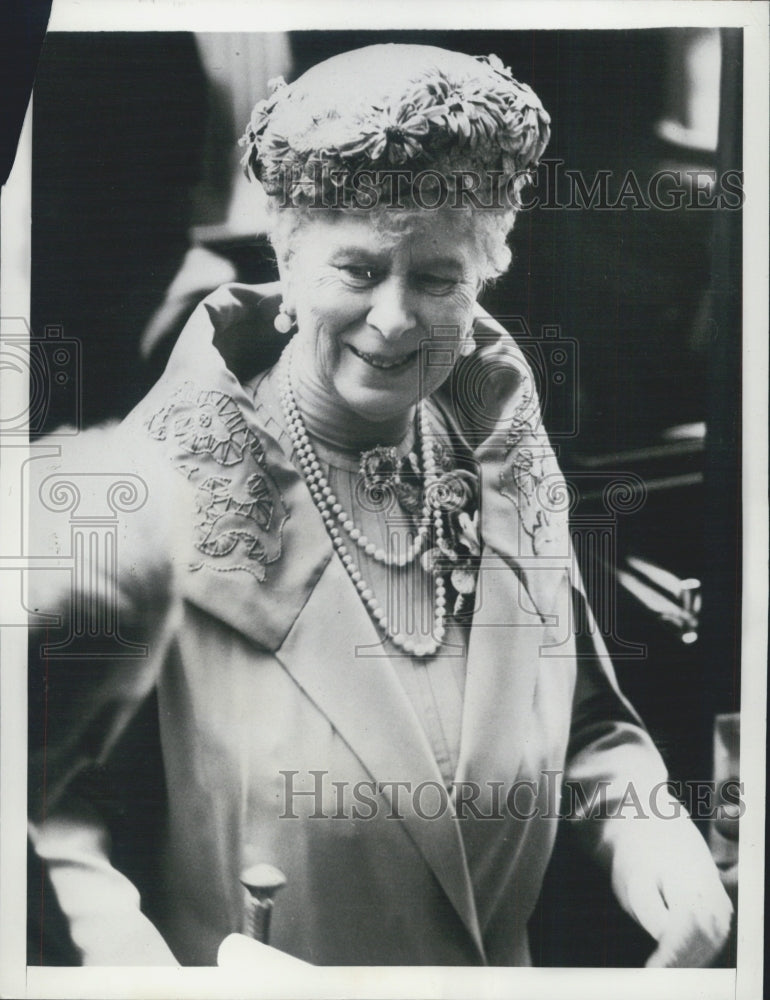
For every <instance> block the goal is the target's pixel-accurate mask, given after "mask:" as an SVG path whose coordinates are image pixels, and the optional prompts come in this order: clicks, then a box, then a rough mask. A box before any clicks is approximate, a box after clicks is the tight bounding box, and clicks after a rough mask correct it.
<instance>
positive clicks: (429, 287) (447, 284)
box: [417, 274, 457, 295]
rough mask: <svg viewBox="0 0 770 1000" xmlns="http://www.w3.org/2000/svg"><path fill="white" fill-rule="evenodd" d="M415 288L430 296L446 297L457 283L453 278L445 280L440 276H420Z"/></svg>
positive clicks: (445, 278)
mask: <svg viewBox="0 0 770 1000" xmlns="http://www.w3.org/2000/svg"><path fill="white" fill-rule="evenodd" d="M417 286H418V287H419V288H422V289H424V290H425V291H426V292H429V293H430V294H431V295H447V294H448V293H449V292H451V291H452V290H453V289H454V288H455V287H456V286H457V281H456V279H455V278H447V277H444V276H442V275H440V274H420V275H418V277H417Z"/></svg>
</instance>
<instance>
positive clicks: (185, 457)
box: [145, 382, 288, 583]
mask: <svg viewBox="0 0 770 1000" xmlns="http://www.w3.org/2000/svg"><path fill="white" fill-rule="evenodd" d="M145 426H146V428H147V432H148V433H149V435H150V437H152V438H154V439H155V440H156V441H164V442H166V443H167V445H168V452H169V457H170V458H171V460H172V461H173V463H174V466H175V468H176V469H177V471H178V472H179V473H180V474H182V475H183V476H184V477H185V478H186V479H188V480H189V481H190V483H191V484H192V486H193V487H194V488H195V512H196V516H197V521H196V524H195V542H194V544H195V548H196V549H197V550H198V551H199V552H200V553H202V554H203V555H204V556H207V557H209V559H208V560H200V561H196V562H193V563H191V564H190V569H191V570H199V569H202V568H203V567H204V566H206V567H208V568H210V569H213V570H216V571H218V572H232V571H234V570H245V571H246V572H247V573H250V574H251V575H252V576H253V577H255V579H257V580H258V581H259V582H260V583H261V582H262V581H264V579H265V576H266V570H265V567H266V566H267V565H268V564H269V563H272V562H275V561H276V560H278V559H279V558H280V555H281V546H282V533H283V524H284V521H285V520H286V517H287V516H288V515H287V511H286V507H285V505H284V502H283V497H282V495H281V493H280V491H279V489H278V487H277V486H276V484H275V482H274V480H273V478H272V476H271V475H270V473H269V472H268V470H267V465H266V461H265V451H264V448H263V446H262V443H261V442H260V440H259V438H258V437H257V435H256V434H255V433H254V431H253V430H251V428H250V427H249V426H248V424H247V423H246V421H245V420H244V418H243V415H242V413H241V411H240V410H239V408H238V405H237V404H236V403H235V401H234V400H233V399H232V398H231V397H230V396H228V395H226V394H225V393H223V392H218V391H217V390H213V389H200V388H199V387H198V386H196V385H194V384H193V383H192V382H185V383H183V384H182V385H181V386H180V387H179V388H178V389H177V390H176V392H174V393H173V394H172V395H171V396H170V398H169V399H168V400H167V401H166V403H165V404H164V405H163V406H162V407H161V409H160V410H158V411H157V412H156V413H155V414H153V416H151V417H150V418H149V420H148V421H147V422H146V424H145ZM191 458H194V459H197V462H196V461H191ZM223 470H227V472H230V473H231V474H230V475H227V474H225V472H224V471H223ZM222 557H230V558H228V559H227V560H226V561H225V562H223V563H214V562H211V561H210V560H211V559H217V560H218V559H221V558H222Z"/></svg>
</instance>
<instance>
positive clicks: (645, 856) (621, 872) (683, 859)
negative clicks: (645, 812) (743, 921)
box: [607, 818, 733, 968]
mask: <svg viewBox="0 0 770 1000" xmlns="http://www.w3.org/2000/svg"><path fill="white" fill-rule="evenodd" d="M607 822H608V823H609V824H610V825H612V824H618V826H617V827H616V828H615V829H614V830H613V831H612V833H613V836H612V840H613V841H614V845H613V850H612V860H611V866H612V867H611V871H612V887H613V890H614V892H615V895H616V896H617V898H618V901H619V902H620V904H621V906H622V907H623V908H624V909H625V910H626V911H627V912H628V913H630V914H631V916H632V917H633V918H634V919H635V920H636V921H637V922H638V923H640V924H641V925H642V927H644V929H645V930H646V931H647V932H648V933H649V934H650V935H651V936H652V937H654V938H655V940H656V941H657V943H658V944H657V948H656V949H655V950H654V951H653V953H652V955H650V957H649V959H648V960H647V966H648V967H680V968H693V967H698V966H707V965H710V964H711V963H712V962H713V961H714V959H715V958H716V957H717V955H718V954H719V952H720V951H721V950H722V948H723V947H724V944H725V942H726V940H727V937H728V934H729V932H730V925H731V920H732V914H733V907H732V903H731V902H730V899H729V897H728V895H727V893H726V892H725V890H724V888H723V887H722V883H721V881H720V879H719V872H718V870H717V867H716V865H715V864H714V861H713V859H712V857H711V854H710V852H709V849H708V847H707V845H706V842H705V841H704V839H703V837H701V835H700V834H699V833H698V831H697V829H696V828H695V825H694V824H693V823H692V822H691V821H690V820H689V819H686V818H679V819H672V820H665V819H649V818H648V819H638V820H635V819H630V818H625V819H615V820H612V819H610V820H608V821H607ZM621 824H622V826H621Z"/></svg>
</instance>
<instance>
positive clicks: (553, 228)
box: [30, 29, 742, 965]
mask: <svg viewBox="0 0 770 1000" xmlns="http://www.w3.org/2000/svg"><path fill="white" fill-rule="evenodd" d="M669 33H670V29H669V31H666V30H634V31H612V32H609V31H551V32H546V31H538V32H502V33H501V32H481V31H480V32H465V31H445V32H435V31H431V32H428V33H426V32H362V31H351V32H322V33H321V32H297V33H294V34H293V35H292V36H291V44H292V54H293V60H294V75H299V74H300V73H301V72H302V71H303V70H304V69H305V68H307V67H308V66H310V65H311V64H313V63H315V62H317V61H318V60H319V59H322V58H324V57H326V56H328V55H331V54H333V53H334V52H338V51H343V50H346V49H350V48H355V47H358V46H360V45H363V44H367V43H370V42H375V41H418V42H419V41H424V42H429V43H430V44H436V45H441V46H446V47H449V48H454V49H458V50H464V51H468V52H470V53H473V54H487V53H489V52H496V53H497V54H498V55H500V57H501V58H502V59H503V61H504V62H505V63H506V64H509V65H511V66H512V67H513V70H514V74H515V75H516V76H517V77H518V78H519V79H521V80H523V81H525V82H527V83H529V84H531V85H532V86H533V88H534V89H535V91H536V92H537V93H538V95H539V96H540V97H541V99H542V101H543V103H544V105H545V107H546V108H547V109H548V111H549V112H550V113H551V116H552V119H553V138H552V142H551V145H550V147H549V149H548V150H547V153H546V156H547V157H548V158H549V159H562V160H564V161H565V165H566V166H567V167H569V168H571V169H576V170H581V171H583V172H584V173H585V175H586V176H587V177H588V178H590V177H591V176H592V175H593V174H595V172H596V171H597V170H600V169H604V170H611V171H612V172H613V174H614V175H616V176H617V177H618V178H620V177H622V176H623V175H624V174H625V173H626V171H628V170H629V169H633V170H634V171H635V172H636V174H637V176H639V177H640V178H642V179H643V178H646V177H649V176H651V174H652V173H653V172H654V171H655V170H656V169H659V168H660V166H661V165H662V164H663V163H664V162H668V161H670V159H671V157H672V156H674V155H675V154H677V155H681V151H674V150H672V149H670V148H668V147H667V146H666V144H665V143H664V142H663V141H662V140H660V139H658V138H656V136H655V132H654V123H655V121H656V120H657V119H658V118H659V117H660V116H661V114H662V113H663V110H664V106H665V101H666V96H667V95H666V90H665V87H666V80H665V74H664V72H663V66H664V60H665V51H666V41H667V35H668V34H669ZM741 65H742V50H741V38H740V33H739V32H731V31H728V32H723V72H722V104H723V108H722V115H721V124H720V146H719V149H718V151H717V153H716V155H714V154H713V153H711V154H709V153H704V152H702V151H699V152H698V153H697V156H696V158H695V162H696V163H697V165H699V166H705V167H709V166H711V167H715V168H717V169H718V170H719V171H723V170H726V169H740V168H741V162H740V149H741V138H742V129H741V118H740V115H741V108H742V94H741V92H740V85H739V81H740V70H741ZM259 96H261V95H255V99H256V98H257V97H259ZM213 106H214V105H213V97H212V93H211V88H210V87H209V85H208V83H207V80H206V76H205V74H204V72H203V69H202V66H201V63H200V60H199V57H198V53H197V49H196V46H195V43H194V39H193V36H192V35H190V34H186V33H140V34H134V33H131V34H121V33H105V34H99V35H94V34H77V33H75V34H69V33H68V34H66V35H65V34H58V35H49V36H48V37H47V38H46V40H45V44H44V46H43V50H42V54H41V58H40V64H39V67H38V72H37V78H36V84H35V104H34V118H33V122H34V129H33V206H32V252H33V258H32V265H33V269H32V275H33V278H32V312H31V325H32V329H33V335H34V336H35V337H37V338H41V339H44V337H45V332H46V328H50V327H52V326H53V327H57V328H61V331H62V334H63V336H64V337H66V338H73V339H75V340H76V341H78V342H79V346H80V352H81V359H82V378H81V379H80V380H79V381H78V382H77V385H75V384H74V383H72V384H71V390H63V391H62V392H61V393H59V394H58V395H57V396H56V398H55V399H54V398H52V400H51V405H50V406H49V408H48V411H47V413H46V414H45V416H44V419H43V420H41V422H40V426H39V427H38V428H37V429H38V430H39V431H40V432H42V431H47V430H51V429H53V428H54V427H56V426H57V425H58V424H60V423H62V422H67V421H70V422H71V421H73V420H74V421H78V422H80V423H81V425H82V426H88V425H90V424H93V423H96V422H99V421H102V420H105V419H107V418H112V417H120V416H121V415H123V414H125V413H126V412H127V411H128V410H129V409H130V408H131V406H132V405H134V403H136V402H138V401H139V399H141V397H142V396H143V395H144V393H145V392H146V391H147V389H148V388H149V386H150V385H151V384H152V383H153V382H154V380H155V379H156V378H157V375H158V374H159V372H160V371H161V370H162V366H163V363H164V360H165V357H166V356H167V354H168V351H169V350H170V347H171V344H172V343H173V339H174V335H175V332H176V331H177V329H178V325H177V326H175V327H174V328H172V329H170V331H169V335H168V338H167V339H166V341H165V342H164V343H162V344H161V345H160V347H159V348H158V350H157V351H156V352H155V354H154V355H153V356H152V357H150V358H149V359H145V360H142V359H141V358H140V354H139V340H140V336H141V333H142V331H143V330H144V328H145V327H146V325H147V323H148V321H149V319H150V317H151V316H152V314H153V313H154V311H155V309H156V308H157V307H158V305H159V304H160V302H161V300H162V298H163V295H164V292H165V290H166V289H167V287H168V285H169V283H170V281H171V279H172V278H173V276H174V274H175V272H176V271H177V269H178V267H179V265H180V263H181V261H182V258H183V256H184V254H185V252H186V250H187V249H188V248H189V246H190V235H189V230H190V225H191V223H192V222H193V221H194V219H193V206H194V203H195V191H196V187H197V186H199V184H200V181H201V178H202V177H203V176H204V174H205V172H206V170H207V169H208V168H209V166H210V165H208V164H207V163H206V162H205V151H206V149H207V145H206V125H207V123H209V122H210V121H211V115H212V108H213ZM740 237H741V232H740V213H738V212H728V211H723V212H717V211H700V212H698V211H692V210H687V209H681V210H677V211H672V212H663V211H660V210H656V209H651V210H649V211H631V210H616V211H610V212H602V211H598V210H580V211H566V210H556V211H553V210H551V211H549V210H547V209H535V210H532V211H527V212H524V213H522V214H521V215H520V218H519V220H518V221H517V224H516V229H515V232H514V236H513V245H514V253H515V256H514V265H513V268H512V269H511V271H510V273H509V274H508V275H507V276H506V277H505V279H503V280H502V281H501V282H500V283H499V284H498V285H497V286H495V287H494V288H493V289H491V290H490V291H489V292H488V293H487V295H486V298H485V302H484V304H485V305H486V307H487V308H488V309H489V310H490V312H492V314H493V315H496V316H499V317H501V318H504V317H517V316H518V317H522V318H523V319H524V321H525V322H526V323H527V324H528V328H529V330H530V332H531V333H532V334H533V338H534V341H533V345H534V346H533V347H532V350H533V352H534V354H535V357H534V360H535V361H537V360H538V358H540V354H539V353H538V352H540V350H541V349H540V347H538V346H537V345H538V343H539V341H538V338H539V336H540V331H541V330H542V328H543V327H550V328H558V330H559V334H560V336H561V338H563V339H565V340H566V341H568V342H569V343H571V344H573V345H574V356H575V359H576V360H575V366H574V369H573V370H571V371H569V372H568V381H567V383H566V385H565V386H564V387H563V388H562V389H561V390H558V391H557V390H556V388H555V385H554V384H553V382H552V381H549V378H550V370H549V369H548V366H547V364H546V367H545V375H544V382H543V385H542V386H541V390H542V395H543V398H544V406H545V419H546V424H547V426H548V427H549V428H551V429H552V431H553V434H554V443H555V445H556V447H557V450H558V452H559V457H560V460H561V463H562V466H563V469H564V471H565V473H566V475H567V477H568V478H571V479H572V480H573V481H574V482H575V483H576V484H578V486H579V488H580V491H581V501H580V506H579V507H578V508H577V510H576V512H575V513H576V516H577V517H578V519H579V518H580V517H584V518H586V519H588V520H590V519H591V518H592V517H596V516H599V515H601V513H602V504H601V488H602V485H603V483H604V482H605V481H608V480H609V479H611V477H612V476H613V475H614V474H615V473H618V472H631V473H634V474H636V475H638V476H640V477H641V479H642V480H643V481H644V483H645V486H646V488H647V495H646V500H645V502H644V503H643V504H641V506H640V507H639V509H638V510H636V511H635V512H634V513H633V514H629V515H625V516H623V515H620V516H618V518H617V525H616V528H617V532H616V534H617V551H616V553H615V555H614V557H613V558H614V559H615V560H616V561H617V564H618V565H619V564H621V563H622V562H623V560H624V559H625V558H626V556H628V555H636V556H641V557H643V558H645V559H647V560H649V561H651V562H654V563H656V564H657V565H660V566H662V567H664V568H666V569H668V570H669V571H670V572H673V573H675V574H677V575H678V576H680V577H696V578H698V579H699V580H701V581H702V584H703V600H704V606H703V614H702V623H701V630H700V637H699V639H698V641H697V642H696V643H695V644H693V645H689V646H687V645H684V644H683V643H682V642H681V638H680V636H679V635H678V634H677V633H676V631H675V630H673V629H671V628H670V626H668V625H667V624H665V623H664V622H661V621H660V620H659V619H658V618H657V617H656V616H655V615H654V614H652V613H651V612H649V611H648V610H647V609H645V608H644V607H642V606H641V605H639V604H638V602H635V601H634V600H633V599H632V598H630V597H629V595H628V594H626V593H624V592H623V590H622V588H617V590H616V592H615V621H614V626H613V634H612V635H609V636H608V641H609V644H610V647H611V648H612V647H613V644H614V645H615V646H616V647H617V648H619V649H622V646H623V643H636V644H639V643H642V644H644V645H645V646H646V654H645V655H644V656H643V657H641V658H637V659H630V660H624V659H623V658H622V657H620V658H618V660H617V661H616V663H617V669H618V673H619V676H620V680H621V685H622V686H623V688H624V690H626V692H627V693H628V694H629V696H630V697H631V699H632V701H633V702H634V703H635V705H636V706H637V708H638V709H639V710H640V712H641V714H642V715H643V717H644V718H645V721H646V722H647V725H648V726H649V728H650V730H651V732H652V734H653V736H654V738H655V739H656V741H657V743H658V745H659V747H660V749H661V751H662V752H663V754H664V756H665V758H666V760H667V763H668V764H669V767H670V770H671V774H672V777H674V778H680V779H696V780H705V779H707V778H709V777H710V776H711V759H712V741H713V720H714V715H715V713H717V712H730V711H737V709H738V707H739V663H740V648H739V646H740V624H739V623H740V561H739V553H740V523H739V518H740V502H739V498H740V451H739V440H740V439H739V431H740V426H739V421H740V417H739V414H740V412H741V396H740V357H741V297H740V288H741V284H740V275H741V260H740V247H741V240H740ZM214 249H216V251H217V252H218V253H220V254H222V255H223V256H225V257H227V258H228V259H230V260H232V261H234V262H235V264H236V265H237V268H238V271H239V276H240V278H241V280H247V281H261V280H269V279H271V278H272V277H273V276H274V270H273V266H272V263H271V257H270V254H269V251H268V250H267V247H266V244H265V241H264V239H263V238H261V237H259V236H258V235H255V236H254V238H253V239H247V240H243V239H242V238H241V239H237V240H233V241H231V242H230V243H228V242H227V241H226V240H225V241H224V242H223V241H221V240H220V241H219V242H218V243H217V245H216V246H215V247H214ZM192 305H193V303H192V302H191V303H189V309H191V308H192ZM183 318H184V316H183V315H182V316H180V317H179V322H181V321H182V319H183ZM512 325H513V326H515V325H516V324H515V323H513V324H512ZM76 391H78V392H79V402H80V412H78V407H77V406H76V403H77V402H78V400H77V399H76V398H75V393H76ZM575 401H577V404H578V414H577V421H576V424H575V426H574V428H571V425H570V419H569V417H570V413H571V407H572V405H573V403H574V402H575ZM693 422H705V423H706V425H707V427H708V434H707V436H706V439H705V442H704V441H703V440H702V439H699V438H697V437H694V438H691V439H688V440H686V441H685V442H684V443H682V442H680V443H679V444H678V445H677V446H675V447H674V446H672V445H671V443H670V442H669V441H668V439H667V438H666V437H665V435H664V431H665V430H666V429H667V428H670V427H672V426H675V425H680V424H688V423H693ZM573 431H575V433H573ZM587 473H591V475H592V476H593V479H592V480H591V482H593V483H594V488H590V487H589V488H586V486H585V483H586V482H587V481H588V479H587V478H586V474H587ZM602 477H605V478H604V479H603V478H602ZM589 478H590V477H589ZM586 569H587V570H588V572H587V577H589V578H590V579H593V576H594V574H592V573H591V572H590V567H586ZM618 640H620V641H619V642H618ZM37 885H39V876H38V877H37V880H36V881H35V882H34V886H35V887H36V886H37ZM532 932H533V946H534V947H533V951H534V957H535V961H536V963H539V964H551V965H624V964H640V963H641V962H643V960H644V956H645V954H646V952H648V951H649V950H650V943H649V941H647V940H645V937H644V935H642V934H641V933H639V932H637V931H636V929H635V928H634V927H632V925H631V923H630V921H629V920H626V919H625V918H624V917H623V915H622V914H621V913H620V911H619V910H618V909H617V907H616V906H615V904H614V903H613V902H612V900H611V899H610V897H609V894H608V893H605V892H604V890H602V889H601V888H600V887H597V885H596V879H595V873H592V872H591V871H589V870H587V869H586V866H585V863H584V862H583V861H582V860H580V859H579V858H577V856H576V855H575V854H574V851H573V849H572V845H571V844H570V842H569V837H568V836H567V835H566V834H565V835H560V844H559V847H558V850H557V852H556V855H555V858H554V862H553V864H552V866H551V870H550V872H549V876H548V879H547V883H546V887H545V891H544V894H543V900H542V902H541V906H540V907H539V908H538V912H537V914H536V917H535V919H534V920H533V925H532ZM64 950H65V952H66V949H64ZM36 954H37V959H32V958H31V959H30V961H33V960H36V961H39V960H40V955H39V948H38V951H37V952H36ZM724 961H725V963H727V964H730V963H731V962H734V955H727V956H726V957H725V959H724Z"/></svg>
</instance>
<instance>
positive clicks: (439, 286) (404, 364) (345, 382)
mask: <svg viewBox="0 0 770 1000" xmlns="http://www.w3.org/2000/svg"><path fill="white" fill-rule="evenodd" d="M410 218H411V220H412V221H413V224H411V225H410V227H409V231H407V232H397V231H395V232H394V231H392V230H387V229H378V228H375V227H374V226H373V225H372V221H371V219H368V218H367V217H366V216H365V215H350V214H343V213H341V212H340V213H339V214H337V215H330V214H326V215H321V214H320V213H319V217H318V218H313V219H311V220H310V221H308V222H306V223H304V224H303V225H302V227H301V228H300V229H299V230H298V231H297V232H296V233H295V235H294V243H293V250H294V252H293V254H292V256H291V257H290V259H289V261H288V263H287V264H285V265H284V266H283V267H282V273H281V277H282V285H283V291H284V302H285V304H286V307H287V308H288V309H289V311H290V312H296V317H297V326H298V332H297V334H296V344H295V353H294V365H295V380H296V381H298V382H299V381H300V380H301V379H309V380H311V381H312V382H313V383H314V384H315V385H316V386H317V387H319V388H321V389H322V390H323V391H324V392H328V393H330V394H331V396H332V398H336V399H337V401H341V402H342V403H343V404H344V405H345V406H346V407H347V408H349V409H350V410H351V411H352V413H353V415H357V416H360V417H361V418H363V419H364V420H367V421H371V422H373V423H382V422H385V421H392V420H394V419H398V418H399V417H401V416H406V415H407V414H408V413H409V412H410V410H411V407H412V406H413V405H414V404H415V403H416V402H417V401H418V400H419V399H420V398H422V397H424V396H428V395H430V394H431V393H432V392H434V391H435V390H436V389H437V388H438V387H439V386H440V385H441V384H442V383H443V382H444V381H445V379H446V378H447V377H448V375H449V373H450V371H451V369H452V366H453V364H454V362H455V361H456V359H457V349H458V346H459V342H460V341H461V340H462V339H463V338H464V337H465V336H466V335H467V334H468V333H469V331H470V329H471V325H472V317H473V307H474V303H475V300H476V293H477V291H478V288H479V282H478V278H477V275H478V268H477V266H476V264H475V261H476V260H477V255H478V249H477V245H476V241H475V240H474V238H473V231H472V229H471V228H470V227H471V225H472V222H471V220H469V219H468V217H467V216H460V215H459V213H456V217H453V216H452V215H451V213H443V214H441V215H439V214H438V213H430V212H427V211H426V212H425V213H424V217H422V216H421V215H420V214H419V213H416V214H413V215H411V216H410Z"/></svg>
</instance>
